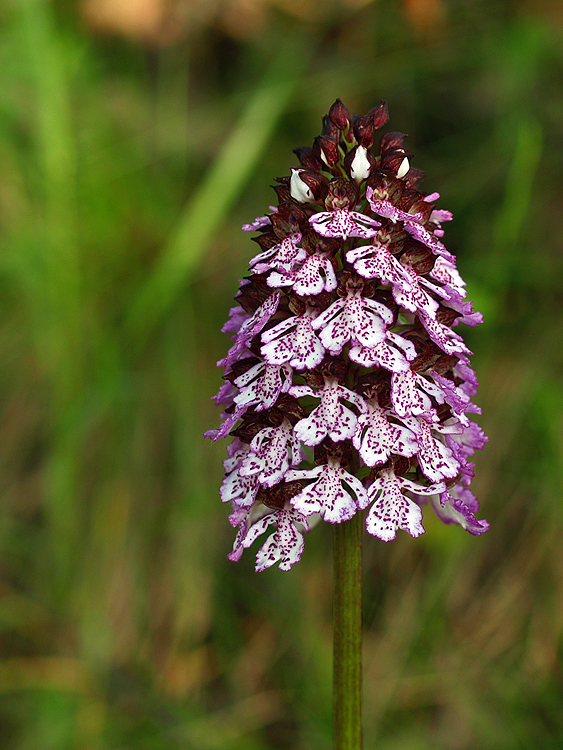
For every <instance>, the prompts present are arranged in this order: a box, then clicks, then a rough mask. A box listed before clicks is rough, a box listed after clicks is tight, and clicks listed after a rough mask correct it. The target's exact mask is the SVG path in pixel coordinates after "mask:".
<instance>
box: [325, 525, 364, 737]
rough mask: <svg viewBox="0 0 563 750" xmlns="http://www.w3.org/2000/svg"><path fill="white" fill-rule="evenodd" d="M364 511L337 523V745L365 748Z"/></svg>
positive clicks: (335, 571)
mask: <svg viewBox="0 0 563 750" xmlns="http://www.w3.org/2000/svg"><path fill="white" fill-rule="evenodd" d="M362 525H363V518H362V514H361V513H357V514H356V515H355V516H354V517H353V518H352V519H351V520H350V521H346V522H345V523H341V524H335V525H334V548H333V549H334V552H333V554H334V598H333V623H334V631H333V684H332V695H333V712H332V717H333V747H334V750H362V747H363V742H362Z"/></svg>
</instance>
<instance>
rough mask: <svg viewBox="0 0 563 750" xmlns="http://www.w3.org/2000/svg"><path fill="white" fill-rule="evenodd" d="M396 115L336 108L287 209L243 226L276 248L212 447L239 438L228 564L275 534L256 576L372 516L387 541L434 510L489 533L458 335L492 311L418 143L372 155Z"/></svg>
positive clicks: (244, 300) (242, 306) (243, 290)
mask: <svg viewBox="0 0 563 750" xmlns="http://www.w3.org/2000/svg"><path fill="white" fill-rule="evenodd" d="M387 119H388V115H387V106H386V104H385V103H384V102H382V103H381V105H380V106H379V107H376V108H374V109H373V110H371V111H370V113H369V114H368V115H365V116H363V117H358V116H353V117H352V116H351V115H350V113H349V111H348V109H347V108H346V107H345V106H344V104H342V102H341V101H340V100H337V101H336V102H335V103H334V104H333V106H332V107H331V109H330V112H329V113H328V115H327V116H326V117H325V118H324V123H325V127H324V128H323V134H322V135H321V136H318V137H317V138H316V139H315V142H314V145H313V147H312V148H299V149H296V152H295V153H296V154H297V156H298V158H299V161H300V162H301V166H299V167H296V168H292V169H291V174H290V175H289V176H287V177H282V178H280V179H278V180H277V182H278V186H277V187H276V193H277V195H278V205H277V206H270V212H269V213H267V214H266V215H265V216H261V217H258V218H257V219H255V220H254V221H253V222H251V223H249V224H245V225H244V227H243V229H244V230H245V231H256V232H258V233H259V234H258V236H257V237H255V238H254V239H255V240H256V242H257V243H258V245H259V246H260V252H259V253H258V254H257V255H256V256H255V257H253V258H252V259H251V260H250V262H249V266H250V272H249V275H248V276H247V277H246V278H245V279H243V280H242V281H241V282H240V289H239V291H238V294H237V295H236V300H235V301H236V305H235V307H233V308H232V309H231V313H230V316H229V320H228V321H227V323H226V324H225V326H224V328H223V330H224V331H226V332H228V333H230V334H231V338H232V340H233V345H232V347H231V349H230V350H229V352H228V354H227V356H226V357H225V358H224V359H222V360H220V362H219V363H218V364H219V365H220V366H221V367H224V375H223V377H224V379H225V384H224V385H222V386H221V388H220V389H219V393H218V394H217V396H216V397H215V399H216V401H217V403H219V404H221V405H222V406H223V408H224V412H223V415H222V424H221V426H220V427H219V428H218V429H215V430H209V431H208V432H207V433H206V437H210V438H212V439H214V440H217V439H218V438H220V437H225V436H227V435H229V436H230V437H231V440H232V442H231V444H230V446H229V447H228V458H227V459H226V460H225V462H224V466H225V479H224V480H223V484H222V486H221V498H222V500H223V502H225V503H229V504H230V506H231V515H230V521H231V524H232V525H233V526H235V527H236V528H237V535H236V540H235V544H234V548H233V551H232V552H231V553H230V555H229V558H230V559H231V560H238V559H239V558H240V556H241V555H242V552H243V550H244V549H246V548H248V547H249V546H251V544H252V543H253V542H254V541H255V540H256V539H257V538H258V537H259V536H260V535H262V534H265V533H266V532H267V531H270V532H271V533H270V535H269V536H268V537H267V538H266V540H265V542H264V543H263V545H262V547H261V548H260V549H259V551H258V554H257V563H256V569H257V570H264V569H266V568H268V567H270V566H272V565H274V564H276V563H277V564H278V565H279V567H280V569H281V570H289V569H290V568H291V566H292V565H293V564H294V563H296V562H297V561H298V560H299V559H300V557H301V554H302V551H303V547H304V534H305V533H307V532H308V531H309V530H310V529H311V528H312V527H313V526H314V525H315V523H316V522H318V521H319V520H323V521H326V522H328V523H332V524H335V523H342V522H344V521H347V520H349V519H350V518H352V517H353V516H354V515H355V514H356V513H358V512H359V511H364V510H366V511H367V513H366V528H367V531H368V532H369V533H370V534H372V535H374V536H376V537H379V539H381V540H383V541H385V542H388V541H390V540H392V539H394V538H395V537H396V534H397V529H403V530H404V531H406V532H408V533H409V534H410V535H411V536H413V537H418V536H419V535H420V534H422V533H423V532H424V527H423V525H422V520H423V513H422V506H426V507H427V508H428V509H432V510H433V511H434V512H435V513H436V514H437V516H438V518H440V519H441V520H442V521H443V522H444V523H456V524H459V525H460V526H462V527H463V528H464V529H465V530H466V531H468V532H469V533H470V534H482V533H483V532H485V531H487V529H488V528H489V524H488V523H487V521H484V520H478V519H477V518H476V517H475V513H476V511H477V510H478V504H477V500H476V499H475V497H474V495H473V494H472V493H471V490H470V489H469V486H470V484H471V479H472V477H473V464H472V463H470V461H469V459H470V458H471V456H472V455H473V453H474V452H475V451H476V450H478V449H481V448H482V447H483V445H484V444H485V442H486V440H487V438H486V437H485V435H484V434H483V431H482V430H481V428H480V427H479V426H478V425H477V424H476V423H475V422H472V421H470V419H469V417H468V414H470V413H479V412H480V410H479V407H477V406H475V404H473V403H472V401H471V399H472V397H473V396H474V395H475V393H476V391H477V385H478V384H477V378H476V376H475V373H474V372H473V370H472V369H471V367H470V365H469V355H470V354H471V352H470V351H469V350H468V348H467V346H466V345H465V343H464V341H463V339H462V337H461V336H460V335H459V333H458V332H457V330H456V329H457V326H458V324H459V323H465V324H467V325H471V326H475V325H477V324H478V323H480V322H482V317H481V315H480V313H477V312H475V311H474V310H473V307H472V305H471V303H470V302H468V301H466V299H465V297H466V291H465V283H464V281H463V280H462V278H461V276H460V275H459V273H458V271H457V268H456V260H455V257H454V256H453V255H452V253H451V252H449V251H448V250H447V249H446V247H445V245H444V244H443V242H442V238H443V235H444V231H443V229H442V223H443V222H446V221H449V220H450V219H451V218H452V217H451V213H450V212H449V211H447V210H444V209H439V208H437V207H436V205H435V204H436V201H437V200H438V199H439V197H440V196H439V194H438V193H431V194H426V193H424V192H422V191H421V190H420V188H419V185H420V183H421V181H422V179H423V177H424V174H423V173H422V172H421V171H420V170H418V169H416V168H414V167H412V166H411V157H412V154H410V152H408V151H407V150H406V149H405V147H404V140H405V136H404V135H402V134H401V133H387V134H386V135H384V136H383V137H382V138H381V139H380V141H379V150H378V152H377V153H376V152H375V150H374V149H373V144H374V141H375V134H376V131H377V130H378V129H379V128H380V127H382V126H383V125H385V123H386V122H387ZM327 123H328V125H330V127H328V126H327Z"/></svg>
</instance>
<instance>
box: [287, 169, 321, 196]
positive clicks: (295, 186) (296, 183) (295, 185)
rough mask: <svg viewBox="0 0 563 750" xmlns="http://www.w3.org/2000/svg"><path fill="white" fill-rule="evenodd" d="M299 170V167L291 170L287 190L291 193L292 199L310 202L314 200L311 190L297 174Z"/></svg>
mask: <svg viewBox="0 0 563 750" xmlns="http://www.w3.org/2000/svg"><path fill="white" fill-rule="evenodd" d="M300 172H301V170H300V169H292V170H291V179H290V181H289V192H290V193H291V197H292V198H293V199H294V200H296V201H299V202H300V203H312V202H313V201H314V200H315V197H314V195H313V193H312V191H311V188H310V187H309V186H308V185H307V184H306V183H305V182H303V180H302V179H301V177H300V176H299V174H300Z"/></svg>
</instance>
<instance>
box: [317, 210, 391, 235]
mask: <svg viewBox="0 0 563 750" xmlns="http://www.w3.org/2000/svg"><path fill="white" fill-rule="evenodd" d="M309 224H311V226H312V227H313V229H314V230H315V232H318V233H319V234H320V235H322V236H323V237H340V238H342V239H343V240H346V239H348V237H363V238H364V239H366V240H368V239H370V237H375V235H376V234H377V230H378V228H379V227H380V226H381V222H379V221H375V219H370V218H369V216H366V215H365V214H361V213H358V212H357V211H349V210H347V209H344V208H338V209H335V210H334V211H321V212H320V213H318V214H313V216H311V217H310V218H309Z"/></svg>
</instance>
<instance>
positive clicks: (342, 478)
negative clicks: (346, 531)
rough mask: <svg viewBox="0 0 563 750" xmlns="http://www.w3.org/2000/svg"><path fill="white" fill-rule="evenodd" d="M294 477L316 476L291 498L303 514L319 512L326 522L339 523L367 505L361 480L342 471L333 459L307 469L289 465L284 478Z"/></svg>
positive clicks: (291, 479) (306, 477)
mask: <svg viewBox="0 0 563 750" xmlns="http://www.w3.org/2000/svg"><path fill="white" fill-rule="evenodd" d="M294 479H315V481H314V482H313V483H312V484H310V485H308V486H307V487H305V488H304V489H303V491H302V492H300V493H299V495H296V496H295V497H293V498H292V500H291V504H292V505H293V507H294V508H295V510H297V511H299V512H300V513H302V514H303V515H304V516H310V515H312V514H313V513H320V514H321V516H322V518H323V520H325V521H328V523H342V522H343V521H348V520H349V519H350V518H352V516H354V515H355V514H356V512H357V510H358V509H363V508H365V507H366V505H367V502H368V498H367V494H366V491H365V489H364V486H363V485H362V483H361V482H360V480H359V479H357V477H355V476H353V475H352V474H349V473H348V472H347V471H345V470H344V469H343V468H342V467H341V466H340V464H339V462H338V461H337V460H336V459H329V462H328V464H324V465H322V466H315V468H314V469H310V470H307V471H304V470H295V469H290V470H289V471H288V472H287V475H286V481H288V482H290V481H293V480H294ZM343 482H344V483H345V484H346V485H348V487H349V488H350V489H351V490H352V492H353V493H354V495H355V498H354V497H353V495H352V494H350V492H349V491H348V489H347V488H346V486H345V485H344V484H343Z"/></svg>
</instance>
